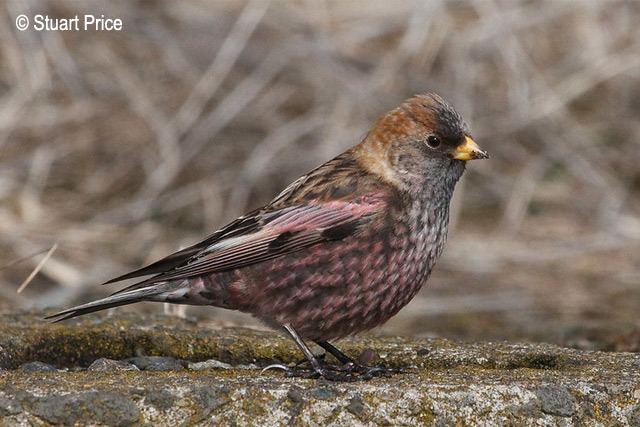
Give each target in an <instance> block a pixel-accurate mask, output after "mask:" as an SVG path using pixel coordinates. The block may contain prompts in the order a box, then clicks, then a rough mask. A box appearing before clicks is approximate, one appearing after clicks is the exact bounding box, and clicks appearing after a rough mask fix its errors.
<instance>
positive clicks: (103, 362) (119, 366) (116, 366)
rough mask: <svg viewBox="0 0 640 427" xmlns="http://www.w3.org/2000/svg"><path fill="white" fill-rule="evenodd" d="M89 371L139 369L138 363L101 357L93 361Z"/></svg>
mask: <svg viewBox="0 0 640 427" xmlns="http://www.w3.org/2000/svg"><path fill="white" fill-rule="evenodd" d="M87 370H88V371H94V372H116V371H139V370H140V369H138V367H137V366H136V365H133V364H131V363H129V362H125V361H124V360H113V359H107V358H104V357H102V358H100V359H96V360H94V361H93V363H92V364H91V365H89V368H87Z"/></svg>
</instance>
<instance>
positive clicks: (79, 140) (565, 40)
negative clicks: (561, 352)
mask: <svg viewBox="0 0 640 427" xmlns="http://www.w3.org/2000/svg"><path fill="white" fill-rule="evenodd" d="M21 13H26V14H27V15H28V16H33V15H34V14H35V13H47V14H49V15H50V16H59V17H69V16H72V15H74V14H76V13H78V14H84V13H94V14H96V13H105V14H106V15H108V16H112V17H119V18H121V19H122V20H123V22H124V30H123V31H121V32H119V33H104V32H102V33H99V32H94V31H90V32H80V33H76V32H68V33H60V32H43V33H37V32H35V31H24V32H18V31H16V30H15V25H13V23H14V22H15V18H16V16H17V15H18V14H21ZM0 14H1V19H2V23H3V25H0V48H1V54H0V97H1V100H0V197H1V198H2V200H3V202H2V204H1V205H0V259H2V260H3V262H1V263H0V264H9V263H11V262H12V261H15V260H18V259H21V258H23V257H26V256H29V255H31V254H33V253H34V252H38V251H40V252H41V253H40V255H38V256H34V257H31V258H29V259H28V260H26V261H22V262H19V263H13V264H11V265H7V266H5V267H4V268H2V267H0V268H1V269H0V292H1V294H0V299H2V300H4V301H6V307H10V308H11V309H15V308H29V307H43V306H51V305H66V304H68V303H69V302H71V301H72V300H77V299H79V298H80V297H81V295H82V294H84V293H86V292H93V293H98V292H100V291H104V290H102V289H99V288H98V287H94V286H91V285H93V284H94V283H98V282H101V281H104V280H106V279H108V278H110V277H111V276H112V275H114V274H118V273H122V272H123V271H125V270H127V269H129V268H131V267H135V266H139V265H141V264H143V263H145V262H148V261H151V260H153V259H155V258H157V257H159V256H162V255H164V254H167V253H168V252H170V251H173V250H176V249H178V248H179V247H180V246H184V245H187V244H189V243H192V242H194V241H196V240H197V239H198V238H199V237H201V236H203V235H204V234H207V233H208V232H210V231H211V230H213V229H215V228H216V227H218V226H220V225H222V224H223V223H224V222H225V221H227V220H230V219H232V218H234V217H235V216H237V215H238V214H241V213H242V212H243V211H246V210H247V209H249V208H251V207H255V206H257V205H259V204H261V203H263V202H265V201H267V200H268V199H269V198H270V197H271V196H272V195H274V194H275V193H277V192H278V190H279V189H281V188H282V187H283V186H284V185H286V184H287V183H288V182H289V181H290V180H292V179H293V178H295V177H296V176H298V175H299V174H301V173H304V172H305V171H307V170H308V169H310V168H312V167H313V166H315V165H316V164H319V163H321V162H322V161H324V160H326V159H328V158H330V157H331V156H333V155H335V154H337V153H339V152H340V151H341V150H343V149H345V148H346V147H348V146H350V145H352V144H354V143H355V142H357V141H358V140H359V138H360V137H361V136H362V135H363V133H364V132H365V131H366V130H367V127H368V126H369V124H370V123H371V121H372V120H373V119H374V118H375V117H376V116H377V115H378V114H380V113H382V112H384V111H385V110H387V109H389V108H391V107H393V106H395V105H396V104H397V103H398V102H400V101H401V100H402V99H404V98H405V97H407V96H409V95H412V94H414V93H418V92H424V91H427V90H433V91H437V92H439V93H441V94H443V95H444V96H445V97H447V98H449V99H451V100H452V102H453V103H454V104H455V105H456V106H457V107H458V109H460V110H461V111H462V112H463V113H464V114H465V116H466V117H467V119H468V121H469V122H470V123H471V125H472V129H473V130H474V137H475V139H476V140H477V141H479V143H480V144H481V145H482V147H483V148H486V149H488V151H490V152H491V154H492V160H491V161H489V162H478V163H477V164H473V165H472V166H471V167H470V170H469V172H468V174H467V176H466V179H465V180H464V181H463V183H462V185H461V186H460V187H459V188H458V191H457V197H456V200H455V203H454V205H455V208H456V209H455V215H454V218H453V220H454V224H455V226H456V228H455V230H454V232H453V234H452V238H451V240H450V246H449V248H448V249H447V252H446V256H445V258H444V260H443V262H442V264H441V266H440V272H441V274H439V275H438V276H436V277H435V278H434V280H436V283H435V285H434V286H435V291H434V293H433V294H425V293H424V292H423V294H422V295H423V297H424V296H427V295H428V296H429V297H430V298H431V301H432V302H431V303H430V304H435V306H431V307H437V310H436V312H437V314H438V315H440V314H442V313H467V312H469V311H471V312H473V311H474V310H476V311H478V310H479V311H483V312H484V311H489V312H491V311H492V310H493V311H495V312H502V311H504V310H506V309H505V307H510V311H509V310H507V311H509V312H510V313H512V315H515V314H517V313H520V312H522V310H527V307H529V308H530V307H531V305H527V304H528V303H526V301H528V299H527V298H529V297H531V298H533V297H532V295H535V294H536V293H542V294H544V295H547V297H548V296H549V295H552V294H553V292H554V291H555V290H557V289H558V285H559V284H566V283H569V282H571V278H576V277H582V276H580V274H588V272H591V273H593V274H597V273H598V272H600V271H603V270H602V268H601V266H600V265H599V262H600V261H601V260H602V259H603V258H606V257H613V258H612V259H613V261H612V262H613V263H614V264H615V265H616V266H617V267H618V268H617V269H616V270H615V271H614V272H613V273H612V274H613V276H614V277H612V278H611V279H610V280H611V283H612V286H614V289H618V288H615V286H616V284H618V285H619V284H620V283H623V285H620V286H627V287H629V285H624V283H629V281H630V282H631V283H632V284H635V285H634V286H635V287H634V286H630V289H631V291H632V293H633V295H638V294H640V289H638V288H640V285H638V283H639V282H640V262H639V258H638V256H637V255H636V256H632V255H629V254H633V253H636V254H637V253H638V252H637V251H638V247H639V246H640V197H638V194H639V192H640V168H639V167H638V164H639V163H638V152H639V148H640V144H639V143H640V121H639V120H638V118H639V117H640V102H639V101H638V100H639V99H640V55H638V52H640V30H639V29H638V26H637V22H640V4H639V3H637V2H625V1H619V2H618V1H608V2H597V1H586V0H585V1H578V2H569V1H566V2H563V1H546V2H529V1H490V0H478V1H451V2H444V1H443V2H439V1H429V2H422V1H415V2H411V1H407V2H400V1H397V2H395V1H393V2H387V1H384V2H383V1H376V2H370V1H364V0H362V1H296V2H284V1H280V2H272V3H271V4H268V3H267V2H266V1H262V0H256V1H250V2H248V3H245V2H232V1H228V2H205V1H198V0H193V1H180V2H178V1H173V0H165V1H159V2H126V1H120V2H107V3H105V2H104V1H97V0H96V1H86V2H77V1H73V0H68V1H63V0H61V1H35V0H34V1H29V2H26V1H25V2H22V1H9V2H7V3H5V4H3V6H1V7H0ZM56 243H57V245H58V248H57V251H56V252H55V254H53V256H51V258H50V259H49V260H48V261H47V262H46V263H45V264H44V265H42V266H41V267H42V269H41V271H40V273H39V275H37V276H36V277H35V278H34V279H33V281H32V283H31V284H30V285H29V287H28V288H27V289H26V290H25V292H24V293H22V294H16V288H17V287H18V285H19V284H20V283H21V282H23V280H24V279H25V278H26V277H27V276H28V275H29V273H30V272H31V271H32V270H33V269H34V267H35V266H36V265H38V263H39V262H40V261H41V259H42V257H43V256H44V252H46V251H47V250H48V249H49V248H51V247H52V246H53V245H54V244H56ZM611 254H615V255H611ZM461 259H464V262H460V260H461ZM585 259H586V260H588V261H584V262H582V264H580V265H582V267H583V269H582V270H580V272H579V274H578V273H576V272H575V271H573V270H571V269H570V268H569V269H567V268H561V269H560V270H558V271H560V272H559V273H558V274H557V275H556V276H551V277H548V274H547V279H546V280H542V281H540V280H536V279H535V278H533V277H530V276H529V277H530V279H529V280H527V279H522V278H521V282H518V284H517V285H516V286H515V289H516V294H513V292H511V291H509V292H511V293H509V292H507V290H508V289H507V288H509V289H510V286H512V285H513V282H510V281H509V280H510V279H509V280H508V279H507V278H509V277H511V276H512V275H513V274H517V272H518V271H526V272H531V274H532V275H535V271H542V270H545V269H547V271H546V273H549V271H548V269H549V268H555V267H553V266H557V265H562V266H564V267H566V266H567V265H570V266H573V265H574V263H576V262H577V261H576V260H585ZM607 259H608V258H607ZM506 270H508V271H506ZM554 271H556V270H554ZM604 271H609V270H607V269H604ZM585 272H587V273H585ZM465 273H466V274H467V276H465V277H466V278H465V279H464V284H463V285H460V284H455V283H454V284H451V286H452V287H453V288H454V289H459V292H458V294H459V295H463V296H465V295H469V293H470V292H471V297H470V298H471V299H470V300H468V301H467V300H465V301H467V302H465V303H464V304H462V305H460V301H459V300H455V298H454V299H453V300H452V299H451V297H450V296H443V297H439V295H440V294H439V291H438V289H439V288H438V286H441V285H438V283H443V282H446V280H447V277H456V274H465ZM480 273H482V274H484V275H489V276H485V277H497V278H502V279H503V280H504V281H505V283H504V287H502V288H501V287H498V288H497V289H496V294H495V295H500V296H501V297H500V298H497V299H496V298H493V299H492V298H491V295H492V294H489V301H487V300H486V298H487V295H486V289H485V290H482V289H477V288H475V287H473V286H472V284H470V283H468V281H470V280H476V279H474V278H477V276H478V274H480ZM572 274H573V275H572ZM589 274H590V273H589ZM565 275H566V276H565ZM616 275H619V276H620V277H625V278H626V279H624V280H623V279H620V280H618V279H617V278H616V277H618V276H616ZM608 277H609V276H605V277H604V278H603V280H609V279H608ZM438 278H440V279H438ZM629 278H631V279H629ZM438 280H440V281H439V282H438ZM625 280H626V281H625ZM577 283H579V284H583V283H584V282H582V281H580V280H577ZM580 286H581V285H580ZM603 288H605V289H610V287H609V286H604V287H603ZM518 289H520V291H518ZM576 289H577V288H575V287H571V288H570V289H566V292H567V293H566V294H563V301H564V302H565V303H566V304H564V303H563V305H562V306H560V307H556V306H553V304H551V305H552V306H553V307H556V309H557V310H560V311H562V310H568V312H572V311H571V310H572V309H573V310H577V312H579V313H581V314H579V315H578V317H579V316H583V314H582V313H583V311H581V310H582V309H584V308H585V307H587V306H589V304H597V303H598V298H600V294H598V293H597V292H596V293H595V294H594V295H593V297H592V298H589V299H586V300H585V299H584V298H582V299H581V295H582V293H580V292H578V291H577V290H576ZM625 289H626V288H625ZM505 292H506V293H505ZM518 292H519V293H518ZM594 292H595V291H594ZM634 292H635V293H634ZM587 294H588V292H587ZM474 295H475V296H477V298H475V299H474V297H473V296H474ZM509 295H512V297H510V296H509ZM483 298H484V299H483ZM434 301H435V303H434ZM492 301H493V302H492ZM523 301H524V302H523ZM416 304H417V305H416ZM420 304H422V303H421V302H420V301H418V302H416V303H415V304H414V305H412V307H413V308H412V309H409V310H408V312H409V313H411V312H412V311H411V310H414V312H415V311H419V312H421V310H422V309H423V308H424V310H426V312H427V313H428V307H430V305H429V304H427V305H420ZM523 304H524V305H523ZM543 306H544V304H543ZM536 307H537V306H536ZM536 310H542V309H539V308H537V309H536ZM544 313H545V312H544V310H543V311H535V310H534V311H533V312H532V314H531V315H530V317H529V318H528V319H529V320H527V321H531V322H535V321H536V319H538V318H539V316H544V315H545V314H544ZM406 316H410V314H407V315H406ZM537 316H538V317H537ZM635 318H636V316H634V315H633V314H632V313H630V314H629V316H628V320H629V322H631V323H633V322H637V320H635ZM409 320H410V318H409V317H404V318H401V319H400V320H399V322H400V323H398V324H402V325H404V324H405V323H402V322H408V321H409ZM636 325H637V323H636ZM638 326H639V327H640V325H638Z"/></svg>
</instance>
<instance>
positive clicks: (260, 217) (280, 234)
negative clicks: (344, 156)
mask: <svg viewBox="0 0 640 427" xmlns="http://www.w3.org/2000/svg"><path fill="white" fill-rule="evenodd" d="M385 200H386V198H385V197H384V196H383V194H369V195H366V196H365V197H361V198H358V199H356V200H355V201H348V202H335V201H332V202H327V203H318V204H312V203H310V204H305V205H300V206H293V207H287V208H284V209H280V210H276V211H271V212H265V213H257V214H256V215H255V217H254V218H251V219H249V218H245V219H244V220H243V221H244V225H246V223H248V222H250V223H252V224H258V225H257V226H254V227H245V226H243V221H240V222H236V224H237V227H238V228H239V229H242V230H241V231H240V232H238V229H237V228H236V227H231V228H229V227H227V228H226V229H225V233H224V235H223V236H222V238H218V239H216V240H208V241H207V240H205V241H204V242H202V243H201V244H199V245H194V246H193V247H199V248H200V250H199V252H197V253H196V254H195V255H192V256H191V257H190V258H189V259H188V260H187V261H186V262H184V263H183V264H182V265H179V266H176V267H174V268H173V269H171V270H169V271H165V272H162V273H160V274H158V275H155V276H153V277H151V278H149V279H146V280H143V281H141V282H138V283H136V284H134V285H131V286H129V287H126V288H124V289H122V290H120V291H118V292H116V294H118V293H121V292H125V291H128V290H131V289H136V288H140V287H143V286H146V285H148V284H150V283H157V282H161V281H171V280H180V279H185V278H189V277H194V276H199V275H203V274H211V273H216V272H222V271H229V270H234V269H237V268H241V267H245V266H248V265H252V264H256V263H259V262H263V261H267V260H270V259H274V258H277V257H279V256H282V255H284V254H287V253H291V252H295V251H298V250H301V249H303V248H305V247H308V246H310V245H314V244H317V243H321V242H326V241H331V240H336V239H343V238H345V237H347V236H349V235H352V234H354V233H356V232H357V230H358V229H359V228H361V227H363V226H365V225H366V224H367V223H369V221H371V220H372V218H373V217H374V216H375V215H376V214H377V213H379V212H380V211H381V208H382V207H383V205H384V204H385V203H386V201H385ZM331 230H339V232H331ZM224 236H229V237H224ZM205 243H206V244H205ZM193 247H192V248H193ZM187 249H190V248H187ZM183 251H185V250H183ZM170 257H171V256H170ZM150 267H153V264H152V265H151V266H150ZM144 270H145V269H141V270H139V271H144ZM123 277H124V276H123Z"/></svg>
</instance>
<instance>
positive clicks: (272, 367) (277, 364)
mask: <svg viewBox="0 0 640 427" xmlns="http://www.w3.org/2000/svg"><path fill="white" fill-rule="evenodd" d="M271 369H280V370H283V371H285V372H289V371H290V370H291V368H289V367H288V366H285V365H283V364H281V363H274V364H273V365H269V366H265V367H264V368H263V369H262V371H260V375H263V374H264V373H265V372H267V371H269V370H271Z"/></svg>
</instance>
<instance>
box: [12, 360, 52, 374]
mask: <svg viewBox="0 0 640 427" xmlns="http://www.w3.org/2000/svg"><path fill="white" fill-rule="evenodd" d="M20 370H21V371H23V372H55V371H57V369H56V367H55V366H52V365H49V364H48V363H44V362H38V361H36V362H29V363H24V364H22V365H20Z"/></svg>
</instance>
